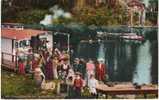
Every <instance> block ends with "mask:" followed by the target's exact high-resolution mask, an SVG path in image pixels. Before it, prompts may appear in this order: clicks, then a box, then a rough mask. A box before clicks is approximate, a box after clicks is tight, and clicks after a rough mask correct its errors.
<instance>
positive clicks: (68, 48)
mask: <svg viewBox="0 0 159 100" xmlns="http://www.w3.org/2000/svg"><path fill="white" fill-rule="evenodd" d="M67 38H68V39H67V52H68V54H69V57H70V34H68V35H67ZM68 63H69V65H70V58H69V62H68Z"/></svg>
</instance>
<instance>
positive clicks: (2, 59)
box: [2, 52, 4, 64]
mask: <svg viewBox="0 0 159 100" xmlns="http://www.w3.org/2000/svg"><path fill="white" fill-rule="evenodd" d="M3 58H4V55H3V52H2V64H3Z"/></svg>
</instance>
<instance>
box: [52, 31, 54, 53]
mask: <svg viewBox="0 0 159 100" xmlns="http://www.w3.org/2000/svg"><path fill="white" fill-rule="evenodd" d="M53 50H54V33H53V32H52V51H53Z"/></svg>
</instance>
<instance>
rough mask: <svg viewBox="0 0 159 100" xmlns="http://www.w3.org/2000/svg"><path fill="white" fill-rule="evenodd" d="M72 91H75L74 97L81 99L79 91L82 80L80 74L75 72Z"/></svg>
mask: <svg viewBox="0 0 159 100" xmlns="http://www.w3.org/2000/svg"><path fill="white" fill-rule="evenodd" d="M73 86H74V91H75V97H76V98H80V97H81V90H82V87H83V80H82V78H81V74H80V73H78V72H76V77H75V80H74V85H73Z"/></svg>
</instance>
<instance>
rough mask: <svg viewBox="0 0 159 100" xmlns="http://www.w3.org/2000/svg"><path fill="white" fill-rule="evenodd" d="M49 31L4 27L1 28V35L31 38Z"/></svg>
mask: <svg viewBox="0 0 159 100" xmlns="http://www.w3.org/2000/svg"><path fill="white" fill-rule="evenodd" d="M46 32H48V31H41V30H33V29H15V28H14V29H8V28H4V29H2V30H1V36H2V37H3V38H9V39H15V40H25V39H30V38H31V37H32V36H37V35H40V34H44V33H46Z"/></svg>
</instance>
